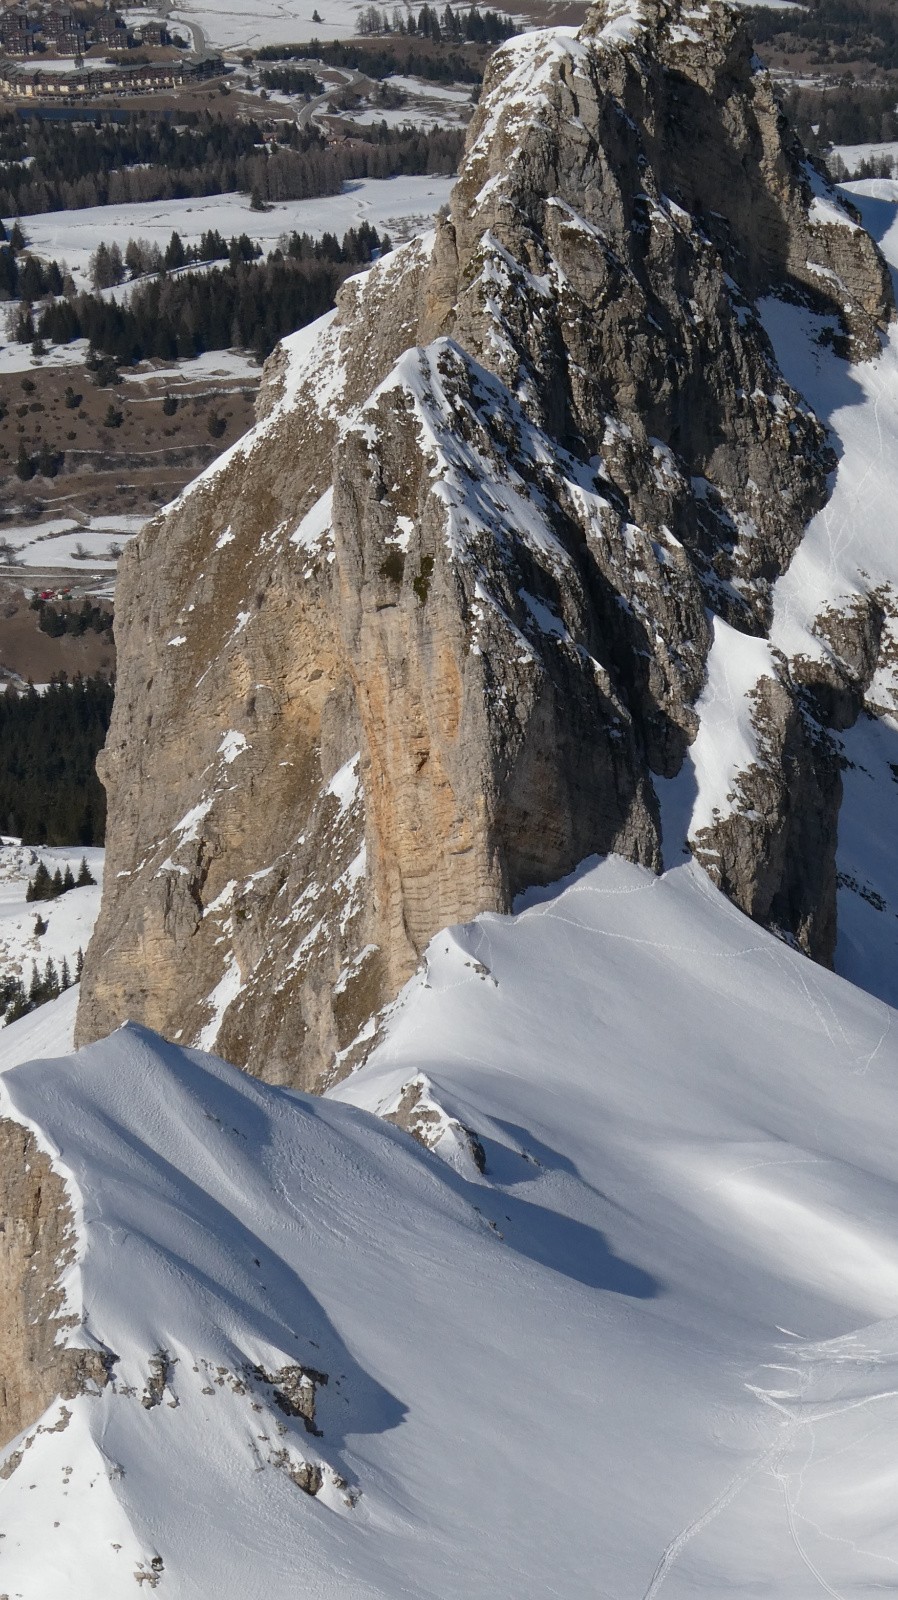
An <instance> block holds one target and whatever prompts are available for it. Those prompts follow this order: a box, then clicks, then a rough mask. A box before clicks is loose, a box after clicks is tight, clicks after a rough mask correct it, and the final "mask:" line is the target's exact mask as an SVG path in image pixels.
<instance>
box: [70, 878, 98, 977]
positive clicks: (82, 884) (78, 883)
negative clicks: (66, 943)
mask: <svg viewBox="0 0 898 1600" xmlns="http://www.w3.org/2000/svg"><path fill="white" fill-rule="evenodd" d="M96 881H97V880H96V878H95V877H94V875H93V873H92V872H91V870H90V867H89V866H88V865H87V857H86V856H82V857H81V865H80V867H79V868H78V876H77V878H76V879H75V888H76V889H84V888H86V887H87V885H88V884H91V883H96ZM78 954H79V955H80V954H81V951H80V950H79V951H78Z"/></svg>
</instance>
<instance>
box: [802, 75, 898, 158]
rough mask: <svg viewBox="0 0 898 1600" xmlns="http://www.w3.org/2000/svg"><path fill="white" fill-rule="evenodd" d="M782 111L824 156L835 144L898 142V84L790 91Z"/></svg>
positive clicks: (851, 83) (850, 81)
mask: <svg viewBox="0 0 898 1600" xmlns="http://www.w3.org/2000/svg"><path fill="white" fill-rule="evenodd" d="M783 110H784V111H785V113H786V115H787V117H788V118H789V121H790V122H791V123H792V124H793V126H794V127H795V128H796V129H797V131H798V133H799V134H800V136H801V139H802V141H803V142H804V144H806V145H807V147H808V149H809V150H813V151H815V153H817V154H818V155H825V154H826V151H827V150H828V149H829V147H830V145H833V144H879V143H883V142H887V141H889V140H896V139H898V85H895V84H893V85H892V86H891V87H889V85H888V84H860V83H855V81H854V79H853V78H847V79H846V80H845V81H844V82H842V83H839V84H838V85H837V86H836V87H832V88H828V89H825V88H821V89H812V88H809V87H806V86H804V85H801V86H797V87H794V88H791V89H790V90H789V92H788V93H787V94H786V95H784V97H783Z"/></svg>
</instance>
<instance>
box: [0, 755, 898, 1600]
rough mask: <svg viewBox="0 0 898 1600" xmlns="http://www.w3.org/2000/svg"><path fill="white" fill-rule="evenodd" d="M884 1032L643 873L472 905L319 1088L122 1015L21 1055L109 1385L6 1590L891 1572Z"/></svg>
mask: <svg viewBox="0 0 898 1600" xmlns="http://www.w3.org/2000/svg"><path fill="white" fill-rule="evenodd" d="M350 787H351V780H350V775H349V774H348V773H341V775H340V776H339V778H338V780H337V781H336V782H335V784H334V791H335V792H334V796H333V798H334V800H335V802H338V801H339V800H340V798H341V797H342V798H346V799H348V798H349V789H350ZM597 975H598V976H597ZM64 998H65V997H64ZM57 1004H61V1002H57ZM893 1020H894V1014H893V1013H890V1012H889V1010H888V1008H887V1007H885V1006H883V1005H882V1004H881V1003H880V1002H878V1001H876V1000H874V999H872V998H871V997H870V996H869V995H865V994H863V993H862V992H861V991H859V990H856V989H853V988H852V987H851V986H850V985H848V984H845V983H843V982H842V981H841V980H840V979H838V978H836V977H835V976H834V975H833V974H831V973H827V972H824V971H822V970H821V969H820V968H819V967H815V966H814V965H812V964H811V963H809V962H807V960H806V959H805V958H804V957H803V956H801V955H800V954H799V953H798V952H796V951H793V950H788V949H786V948H784V946H783V945H782V944H781V943H780V942H779V941H777V940H775V939H774V938H773V937H772V936H771V935H770V934H768V933H766V932H765V931H764V930H762V929H759V928H757V927H755V926H753V925H752V924H751V923H749V922H748V921H747V919H746V918H745V917H744V916H742V915H741V914H740V913H739V912H737V911H736V910H735V909H734V908H733V907H732V906H731V905H730V904H728V902H727V901H726V900H725V899H724V897H723V896H722V895H720V894H719V893H718V892H717V891H715V890H714V889H713V888H712V886H711V885H710V883H709V882H708V879H707V877H706V876H705V875H704V874H703V873H702V872H701V871H700V869H698V868H697V867H696V866H695V865H694V864H692V865H690V866H687V867H685V868H682V869H680V870H679V871H677V872H672V873H668V874H666V875H665V876H664V877H661V878H658V877H656V876H655V875H654V874H652V873H650V872H648V871H646V870H644V869H640V868H637V867H634V866H633V865H632V864H630V863H627V862H624V861H622V860H620V859H614V858H611V859H608V860H605V861H603V862H591V863H588V864H586V865H585V866H584V867H583V868H582V869H581V870H580V871H578V872H577V873H576V874H575V875H574V876H573V877H572V878H571V880H570V881H568V882H567V883H565V884H562V885H556V886H554V887H553V888H551V889H544V890H542V891H539V892H537V893H533V894H531V895H529V896H528V897H527V900H526V903H525V904H524V905H523V906H522V907H521V909H520V910H519V912H518V914H516V915H515V916H512V917H502V916H496V915H489V916H484V917H480V918H477V919H476V920H475V921H473V922H471V923H469V924H467V925H466V926H464V927H456V928H452V929H446V930H443V931H442V932H440V933H439V934H438V935H437V936H436V937H435V938H434V939H433V940H432V942H431V944H430V946H429V947H428V949H427V952H426V958H425V962H424V964H423V967H422V970H421V972H420V973H419V974H418V975H417V976H416V977H415V978H413V979H412V981H411V983H410V984H409V986H408V987H407V988H406V989H405V991H404V992H403V994H402V995H401V997H400V999H399V1001H398V1003H397V1004H396V1005H395V1006H394V1008H393V1010H392V1013H391V1015H390V1017H389V1018H388V1019H387V1022H386V1026H385V1029H384V1034H383V1037H382V1040H381V1042H380V1044H379V1046H378V1048H377V1049H376V1050H375V1052H374V1053H373V1055H372V1056H371V1058H370V1060H369V1062H368V1063H367V1064H366V1065H365V1066H364V1067H362V1068H361V1069H360V1070H359V1071H358V1072H356V1073H355V1074H353V1075H352V1076H351V1077H349V1078H347V1079H346V1080H345V1081H344V1082H343V1083H342V1084H341V1085H339V1086H338V1087H337V1089H336V1091H335V1092H334V1093H333V1094H330V1095H327V1096H325V1097H323V1098H321V1099H317V1100H313V1099H309V1098H306V1097H304V1096H300V1095H296V1094H294V1093H290V1092H286V1091H284V1090H282V1089H278V1088H274V1087H271V1086H269V1085H264V1084H261V1083H259V1082H256V1081H254V1080H253V1079H251V1078H249V1077H248V1076H246V1075H245V1074H243V1073H241V1072H238V1071H237V1070H236V1069H234V1068H231V1067H229V1066H226V1065H225V1064H224V1063H223V1062H221V1061H217V1060H215V1059H214V1058H212V1057H209V1056H205V1055H202V1054H200V1053H198V1052H196V1051H192V1050H185V1049H181V1048H179V1047H177V1046H175V1045H172V1044H167V1043H166V1042H165V1041H163V1040H162V1039H160V1038H159V1037H157V1036H154V1035H153V1034H152V1033H150V1032H149V1031H148V1030H146V1029H143V1028H138V1027H131V1026H129V1027H126V1028H124V1029H122V1030H120V1031H119V1032H118V1033H116V1034H114V1035H113V1036H112V1037H111V1038H109V1039H108V1040H106V1041H104V1042H103V1043H101V1044H99V1045H96V1046H93V1047H91V1048H89V1049H87V1050H85V1051H83V1052H81V1053H79V1054H78V1055H75V1056H67V1057H63V1058H57V1059H50V1060H44V1061H31V1062H28V1063H26V1064H24V1065H21V1066H17V1067H15V1068H13V1069H11V1070H10V1071H8V1072H7V1073H6V1075H5V1079H4V1104H5V1106H6V1107H7V1108H8V1111H9V1114H10V1115H11V1116H12V1117H13V1118H15V1119H17V1120H16V1122H15V1123H14V1124H10V1123H9V1122H8V1121H4V1122H0V1128H5V1127H8V1126H10V1125H12V1126H14V1127H19V1126H21V1124H22V1123H27V1124H28V1125H30V1126H34V1127H35V1128H38V1129H40V1136H41V1139H42V1141H43V1142H44V1143H45V1144H46V1146H47V1147H48V1148H52V1149H53V1150H54V1151H55V1152H56V1155H55V1158H54V1160H55V1164H56V1167H57V1169H58V1172H59V1174H60V1175H62V1176H64V1179H65V1182H66V1184H67V1185H68V1188H69V1192H70V1194H72V1195H77V1197H78V1204H79V1211H80V1229H81V1238H80V1268H79V1283H78V1298H77V1300H75V1299H74V1298H73V1305H74V1308H75V1309H76V1310H77V1312H78V1315H79V1317H80V1319H81V1324H82V1332H81V1333H80V1335H76V1336H75V1337H80V1338H81V1339H82V1341H83V1340H84V1339H86V1338H90V1339H91V1340H92V1341H93V1342H94V1344H95V1345H96V1346H98V1347H101V1348H102V1349H103V1350H104V1351H105V1352H106V1355H107V1363H108V1373H107V1381H106V1382H105V1384H104V1385H103V1386H102V1387H101V1386H100V1385H90V1386H88V1388H87V1389H86V1390H85V1392H81V1393H77V1394H74V1395H72V1396H70V1397H69V1398H65V1399H63V1400H62V1401H61V1402H60V1401H59V1400H54V1401H52V1403H50V1404H49V1406H48V1408H47V1409H46V1410H45V1411H44V1412H43V1414H42V1415H41V1414H39V1413H38V1414H33V1415H32V1417H31V1418H30V1419H27V1423H26V1426H25V1427H24V1429H23V1433H22V1435H21V1436H20V1437H19V1438H18V1439H17V1440H15V1441H11V1449H10V1450H8V1451H7V1452H6V1453H5V1454H4V1456H3V1458H2V1461H0V1533H2V1534H3V1535H4V1538H3V1539H2V1540H0V1546H2V1550H0V1568H2V1574H3V1582H4V1584H5V1585H6V1586H7V1588H6V1591H5V1592H7V1593H10V1594H11V1595H19V1596H21V1600H59V1596H60V1594H65V1595H66V1596H68V1597H69V1600H100V1597H102V1600H106V1597H107V1596H108V1597H109V1600H112V1597H115V1600H119V1597H120V1596H121V1595H123V1594H129V1593H130V1592H132V1585H133V1584H135V1583H136V1584H137V1585H139V1586H142V1587H158V1589H159V1592H160V1595H165V1594H166V1593H167V1594H169V1595H170V1596H171V1600H194V1597H195V1596H197V1595H199V1594H201V1595H208V1594H221V1595H227V1596H232V1595H234V1596H237V1595H239V1596H248V1595H255V1594H258V1593H264V1594H265V1595H266V1596H268V1597H270V1600H293V1597H295V1595H296V1585H297V1574H301V1575H302V1584H303V1586H304V1587H305V1588H306V1589H307V1590H308V1591H309V1592H310V1593H315V1594H318V1595H320V1596H321V1597H322V1600H346V1596H348V1595H352V1596H353V1597H355V1596H365V1600H395V1596H397V1595H398V1594H400V1593H402V1592H403V1590H405V1591H406V1592H409V1590H411V1591H412V1592H414V1593H415V1594H416V1595H418V1596H420V1597H422V1600H446V1595H447V1574H449V1578H448V1583H449V1585H450V1586H451V1592H452V1593H453V1594H459V1595H465V1596H466V1597H469V1600H496V1596H499V1595H501V1596H505V1595H509V1594H513V1595H514V1600H542V1597H543V1596H544V1595H545V1594H546V1593H548V1592H550V1591H551V1587H552V1586H554V1587H555V1588H556V1590H558V1591H560V1592H561V1593H562V1594H564V1595H577V1594H579V1593H580V1590H581V1588H582V1582H583V1572H584V1570H585V1568H586V1567H588V1569H589V1570H590V1571H591V1570H593V1567H594V1565H595V1564H597V1563H600V1564H601V1572H602V1585H603V1588H604V1591H605V1592H606V1593H607V1594H609V1595H614V1596H620V1595H628V1594H640V1595H645V1594H651V1593H652V1592H653V1587H654V1592H655V1593H657V1592H658V1591H657V1584H658V1576H659V1574H660V1576H661V1577H662V1578H666V1577H675V1579H676V1583H677V1587H678V1592H680V1593H682V1594H684V1595H687V1596H691V1595H693V1594H695V1595H698V1594H707V1593H708V1590H709V1583H710V1584H711V1586H712V1587H713V1589H714V1592H720V1593H729V1592H733V1591H734V1590H737V1589H738V1587H739V1585H740V1584H741V1585H742V1586H743V1587H744V1586H745V1585H746V1584H748V1585H749V1586H750V1587H751V1588H752V1589H753V1590H754V1591H755V1592H757V1593H761V1594H765V1595H767V1596H769V1597H770V1600H794V1597H795V1595H796V1594H801V1593H802V1592H804V1591H803V1585H804V1587H805V1589H806V1584H805V1575H806V1573H807V1570H808V1563H809V1562H810V1563H812V1564H813V1567H814V1570H815V1572H816V1573H817V1574H819V1575H820V1576H822V1577H823V1578H824V1579H825V1581H826V1583H827V1585H828V1586H829V1588H830V1589H831V1590H833V1592H836V1593H841V1594H847V1593H851V1591H852V1588H854V1589H856V1590H857V1591H858V1592H863V1590H864V1589H865V1588H866V1589H869V1590H870V1591H871V1592H873V1591H874V1590H875V1587H876V1585H877V1583H880V1580H881V1579H882V1577H883V1574H884V1575H885V1579H886V1580H888V1574H889V1572H890V1571H891V1567H892V1565H893V1564H894V1562H895V1560H896V1559H898V1532H896V1521H895V1512H894V1505H895V1500H894V1495H893V1494H892V1493H891V1489H892V1487H893V1485H894V1482H895V1466H894V1432H895V1426H896V1417H898V1409H896V1408H898V1401H896V1392H898V1343H896V1335H895V1327H896V1316H898V1250H896V1246H895V1229H894V1226H893V1220H894V1217H895V1214H896V1183H895V1159H894V1148H893V1146H894V1140H893V1133H892V1130H893V1128H894V1124H895V1113H896V1081H898V1079H896V1067H898V1060H896V1047H895V1042H894V1040H895V1030H894V1027H893ZM25 1021H26V1022H29V1021H30V1019H25ZM15 1026H16V1027H18V1026H20V1025H19V1024H16V1025H15ZM370 1111H377V1112H380V1113H381V1114H382V1115H381V1116H380V1117H374V1116H371V1115H370V1114H368V1113H369V1112H370ZM384 1116H385V1117H386V1118H387V1119H395V1120H397V1121H399V1122H400V1123H402V1124H403V1125H405V1124H408V1125H409V1126H410V1127H412V1128H413V1129H414V1131H415V1132H416V1133H417V1134H418V1136H419V1139H421V1140H422V1141H423V1142H432V1143H433V1144H434V1146H435V1151H434V1153H430V1152H429V1151H426V1150H423V1149H421V1148H420V1144H416V1143H414V1142H413V1141H412V1140H411V1139H409V1138H408V1137H407V1136H406V1135H405V1134H404V1133H402V1132H401V1131H399V1129H397V1128H396V1127H392V1126H390V1125H389V1121H387V1120H384ZM466 1130H467V1133H466ZM465 1140H467V1141H468V1142H467V1144H465V1142H464V1141H465ZM475 1140H476V1144H475V1143H474V1141H475ZM478 1148H479V1151H480V1159H479V1161H478V1160H477V1159H476V1158H475V1151H476V1150H477V1149H478ZM481 1166H482V1168H483V1170H482V1171H481V1170H480V1167H481ZM28 1271H29V1268H28V1262H27V1261H26V1262H23V1264H22V1275H23V1277H24V1278H25V1279H27V1277H28ZM4 1376H5V1378H8V1369H7V1371H6V1372H5V1373H4ZM325 1377H326V1378H327V1381H326V1382H325V1381H324V1379H325ZM313 1402H314V1408H313ZM659 1440H660V1441H661V1445H662V1446H663V1448H660V1447H659ZM672 1460H673V1461H675V1462H676V1466H677V1470H676V1471H671V1461H672ZM597 1485H600V1486H601V1493H599V1494H597V1492H596V1486H597ZM459 1529H463V1530H464V1537H463V1538H462V1537H460V1536H459ZM510 1575H511V1576H510ZM814 1582H815V1584H816V1583H817V1582H818V1579H817V1578H815V1580H814Z"/></svg>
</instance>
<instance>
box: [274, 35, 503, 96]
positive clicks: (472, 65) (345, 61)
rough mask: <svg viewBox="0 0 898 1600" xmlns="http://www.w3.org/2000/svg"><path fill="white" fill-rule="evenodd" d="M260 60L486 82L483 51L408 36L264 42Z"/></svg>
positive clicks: (369, 75) (444, 80) (433, 79)
mask: <svg viewBox="0 0 898 1600" xmlns="http://www.w3.org/2000/svg"><path fill="white" fill-rule="evenodd" d="M258 54H259V60H260V61H294V60H299V61H303V60H308V59H309V58H310V57H311V58H313V59H315V60H317V61H321V62H323V64H324V65H325V66H327V67H345V68H346V69H347V70H348V71H350V72H364V74H365V76H366V77H367V78H374V79H378V78H389V77H391V76H392V74H393V73H401V74H404V75H405V76H406V77H413V78H424V79H425V80H426V81H427V82H430V83H470V84H478V83H482V82H483V66H484V61H485V59H486V55H485V53H484V52H483V51H480V52H472V51H471V49H470V47H468V49H467V50H462V49H460V48H458V47H457V46H456V47H454V48H453V47H448V48H447V47H445V46H441V48H439V49H437V50H435V49H434V48H433V43H432V41H426V42H422V43H421V44H418V43H417V42H416V40H414V39H411V38H409V37H408V36H407V35H401V36H398V37H397V38H396V41H395V43H394V44H391V45H390V46H389V47H387V46H384V45H376V44H369V43H368V41H367V40H364V39H362V40H356V39H353V40H348V41H347V42H346V43H343V41H342V40H338V39H335V40H333V41H332V42H331V43H329V44H324V43H323V42H322V41H321V40H320V39H312V40H311V41H310V43H309V44H272V45H264V46H263V48H262V49H261V50H260V51H259V53H258Z"/></svg>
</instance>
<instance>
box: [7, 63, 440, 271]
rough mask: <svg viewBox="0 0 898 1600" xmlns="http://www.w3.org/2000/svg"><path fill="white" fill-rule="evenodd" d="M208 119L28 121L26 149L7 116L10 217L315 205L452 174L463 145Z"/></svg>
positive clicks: (419, 134)
mask: <svg viewBox="0 0 898 1600" xmlns="http://www.w3.org/2000/svg"><path fill="white" fill-rule="evenodd" d="M393 70H394V71H395V70H397V69H396V67H395V65H394V68H393ZM196 115H197V114H196V113H194V116H196ZM199 121H200V125H199V126H187V127H183V128H181V127H178V128H175V127H172V126H171V124H169V123H168V122H166V121H164V120H159V119H156V120H155V121H152V120H150V119H149V118H147V117H140V116H137V115H136V116H135V121H134V125H132V124H131V123H130V122H129V123H125V124H121V123H105V122H102V123H101V124H100V126H99V127H95V126H93V125H92V124H86V125H85V126H83V127H72V126H71V125H63V126H61V125H59V124H56V123H50V122H40V121H34V122H32V121H30V120H29V121H27V122H23V121H22V120H21V119H19V121H18V123H16V127H17V128H18V129H19V130H20V132H19V134H18V143H16V140H15V139H14V137H13V135H12V134H8V137H7V138H6V139H5V140H4V138H3V130H4V129H5V128H6V129H7V132H8V126H7V125H8V124H9V123H10V122H13V123H15V114H14V113H7V114H5V115H0V152H3V151H5V148H7V147H8V146H9V145H10V144H12V145H13V147H14V148H17V149H18V150H19V151H20V153H19V154H17V155H16V156H14V157H9V158H6V159H4V160H0V216H26V215H31V214H34V213H37V212H42V211H61V210H71V209H73V208H77V207H81V206H104V205H115V204H119V203H121V202H124V201H136V200H177V199H183V198H186V197H188V196H197V195H210V194H229V193H231V192H232V191H234V190H236V191H238V192H240V193H242V194H251V195H253V196H254V197H258V200H259V203H261V204H264V203H265V202H266V201H278V200H305V199H314V198H316V197H318V196H321V195H326V194H338V193H339V192H340V189H341V188H342V186H343V184H344V183H345V182H346V181H347V179H350V178H391V177H395V176H396V175H397V174H399V173H446V174H448V173H452V172H454V171H455V170H456V168H457V166H458V161H459V156H460V154H461V148H462V142H463V136H462V134H461V132H460V130H458V129H454V128H452V129H447V128H433V129H427V130H425V129H417V128H416V129H409V128H387V127H386V125H385V124H380V125H379V126H376V127H375V128H373V129H372V128H368V127H364V128H362V127H359V128H351V129H349V130H348V132H349V134H350V139H349V140H348V141H347V142H343V143H341V144H338V145H335V144H332V143H328V142H327V141H326V139H325V138H324V135H323V134H322V132H321V130H320V129H319V128H318V127H316V126H315V124H314V123H310V124H308V125H307V126H305V127H300V126H299V125H298V124H297V123H295V122H283V121H281V122H277V123H271V122H267V123H261V124H260V123H259V122H256V121H253V120H250V121H248V122H242V121H241V122H234V121H225V120H224V119H223V118H221V117H220V116H213V115H212V114H211V113H208V112H207V113H204V114H203V117H202V118H201V119H199ZM25 156H29V157H31V160H30V161H29V163H28V164H27V165H22V161H23V159H24V157H25ZM29 298H30V297H29Z"/></svg>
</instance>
